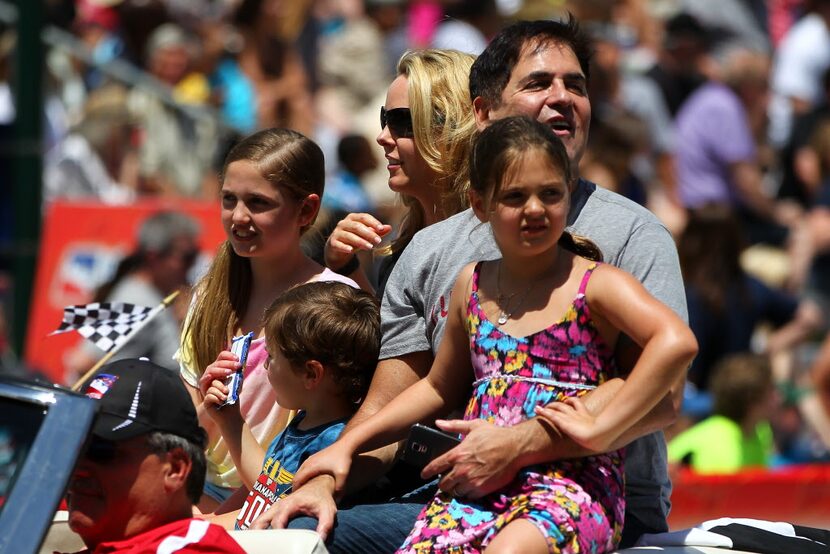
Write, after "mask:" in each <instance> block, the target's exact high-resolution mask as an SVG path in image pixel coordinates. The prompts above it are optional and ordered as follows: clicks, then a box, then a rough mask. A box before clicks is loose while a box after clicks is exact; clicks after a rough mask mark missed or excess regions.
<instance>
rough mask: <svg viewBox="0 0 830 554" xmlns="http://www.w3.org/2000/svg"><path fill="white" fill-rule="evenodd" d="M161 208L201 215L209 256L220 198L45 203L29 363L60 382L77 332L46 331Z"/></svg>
mask: <svg viewBox="0 0 830 554" xmlns="http://www.w3.org/2000/svg"><path fill="white" fill-rule="evenodd" d="M159 210H176V211H180V212H183V213H186V214H188V215H190V216H192V217H194V218H195V219H196V220H197V221H199V223H200V225H201V236H200V240H199V247H200V249H201V250H202V255H203V256H205V257H207V258H208V259H209V258H212V257H213V255H214V252H215V251H216V247H217V246H218V245H219V244H220V243H221V242H222V241H223V240H224V238H225V234H224V231H223V230H222V226H221V223H220V220H219V204H218V202H196V201H186V200H177V201H176V202H175V203H174V202H159V201H144V202H139V203H136V204H133V205H130V206H108V205H103V204H97V203H69V202H55V203H53V204H51V205H50V206H49V208H48V210H47V212H46V215H45V218H44V226H43V233H42V237H41V243H40V253H39V255H38V264H37V274H36V279H35V286H34V292H33V295H32V304H31V308H30V310H29V328H28V329H27V333H26V345H25V354H24V359H25V361H26V363H27V364H29V365H30V366H31V367H33V368H36V369H38V370H41V371H43V372H44V373H46V375H47V376H48V377H49V378H50V379H52V380H54V381H56V382H64V363H63V356H64V353H65V352H66V350H67V349H68V348H70V347H71V346H73V345H75V344H77V342H78V341H79V340H80V337H79V335H78V334H77V333H65V334H62V335H55V336H47V335H49V333H51V332H52V331H54V330H55V329H56V328H57V326H58V324H59V323H60V321H61V317H62V313H63V308H64V307H65V306H68V305H70V304H85V303H87V302H89V301H90V299H91V298H92V293H93V290H94V288H95V287H96V286H97V285H99V284H101V283H102V282H103V281H104V280H105V279H106V278H107V277H108V276H109V275H110V274H111V272H112V270H114V268H115V265H116V264H117V263H118V261H119V260H120V259H121V257H122V256H124V255H126V254H129V253H130V252H131V251H132V249H133V247H134V245H135V235H136V232H137V229H138V226H139V225H140V224H141V222H142V221H143V220H144V219H145V218H146V217H148V216H149V215H151V214H153V213H155V212H157V211H159Z"/></svg>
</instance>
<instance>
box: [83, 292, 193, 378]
mask: <svg viewBox="0 0 830 554" xmlns="http://www.w3.org/2000/svg"><path fill="white" fill-rule="evenodd" d="M179 292H180V291H174V292H173V293H171V294H170V295H169V296H167V298H165V299H164V300H162V301H161V304H159V305H158V306H156V307H155V308H153V309H152V311H151V312H150V313H149V314H147V317H146V318H144V320H143V321H141V322H140V323H139V324H138V325H136V327H135V329H133V330H131V331H130V333H129V334H128V335H127V339H126V340H125V341H124V342H122V343H121V344H119V345H118V346H117V347H115V348H113V349H112V350H110V351H109V352H107V353H106V354H104V357H103V358H101V359H100V360H98V362H97V363H96V364H95V365H94V366H92V367H91V368H90V369H89V371H87V372H86V373H84V374H83V376H82V377H81V378H80V379H78V380H77V381H76V382H75V384H74V385H72V390H78V389H79V388H81V383H83V382H84V381H86V380H87V379H89V378H90V377H92V375H94V374H95V372H96V371H98V370H99V369H101V367H102V366H103V365H104V364H106V363H107V362H109V361H110V360H111V359H112V357H113V356H115V355H116V354H117V353H118V351H119V350H121V348H123V346H124V345H125V344H127V343H128V342H130V339H131V338H133V337H134V336H136V335H137V334H138V332H139V331H141V330H142V329H143V328H144V326H145V325H147V324H148V323H150V322H151V321H152V320H153V318H154V317H156V316H157V315H158V314H160V313H161V312H162V310H164V309H165V308H167V307H168V306H169V305H170V304H172V303H173V300H175V299H176V297H177V296H178V295H179Z"/></svg>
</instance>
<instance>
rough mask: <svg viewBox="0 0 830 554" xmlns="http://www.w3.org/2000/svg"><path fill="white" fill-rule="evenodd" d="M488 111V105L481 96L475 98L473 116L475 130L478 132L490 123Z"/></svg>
mask: <svg viewBox="0 0 830 554" xmlns="http://www.w3.org/2000/svg"><path fill="white" fill-rule="evenodd" d="M490 109H491V107H490V103H489V102H488V101H487V100H485V99H484V98H482V97H481V96H476V98H475V100H473V114H475V118H476V128H478V130H479V132H481V131H483V130H484V129H485V128H486V127H487V126H488V125H489V124H490V123H491V117H490Z"/></svg>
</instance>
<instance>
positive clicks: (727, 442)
mask: <svg viewBox="0 0 830 554" xmlns="http://www.w3.org/2000/svg"><path fill="white" fill-rule="evenodd" d="M710 389H711V392H712V397H713V400H714V410H713V411H714V414H713V415H712V416H710V417H708V418H706V419H704V420H703V421H701V422H700V423H698V424H696V425H694V426H693V427H692V428H690V429H687V430H686V431H684V432H682V433H680V434H679V435H677V436H676V437H675V438H674V439H672V440H671V441H670V442H669V445H668V456H669V462H670V463H680V464H682V465H687V466H689V467H691V469H692V470H693V471H695V472H696V473H735V472H737V471H740V470H741V469H744V468H749V467H768V466H769V463H770V458H771V456H772V454H773V452H774V443H773V436H772V429H771V427H770V424H769V421H768V418H769V416H770V415H771V414H772V410H773V407H774V404H773V402H775V400H776V398H777V397H776V395H775V389H774V387H773V380H772V370H771V368H770V364H769V360H768V359H767V358H766V357H765V356H760V355H755V354H749V353H747V354H733V355H731V356H729V357H727V358H724V360H722V361H721V362H720V363H719V364H718V365H717V366H716V367H715V370H714V372H713V375H712V380H711V384H710Z"/></svg>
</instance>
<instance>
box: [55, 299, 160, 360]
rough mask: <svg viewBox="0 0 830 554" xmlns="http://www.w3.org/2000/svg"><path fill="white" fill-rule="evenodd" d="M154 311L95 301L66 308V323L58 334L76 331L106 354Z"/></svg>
mask: <svg viewBox="0 0 830 554" xmlns="http://www.w3.org/2000/svg"><path fill="white" fill-rule="evenodd" d="M152 311H153V308H147V307H145V306H137V305H136V304H129V303H127V302H93V303H92V304H85V305H79V306H67V307H66V308H64V309H63V321H62V322H61V324H60V326H59V327H58V328H57V330H56V331H55V333H63V332H66V331H71V330H73V329H74V330H76V331H78V333H80V334H81V335H83V336H84V337H86V338H88V339H89V340H91V341H92V342H93V344H95V346H97V347H98V348H100V349H101V350H103V351H104V352H109V351H110V350H112V349H114V348H117V347H119V346H121V344H123V343H124V342H125V341H126V340H127V336H128V335H129V334H130V332H131V331H132V330H133V328H134V327H135V326H136V325H137V324H139V323H140V322H142V321H144V320H145V319H147V317H148V316H149V315H150V312H152Z"/></svg>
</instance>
